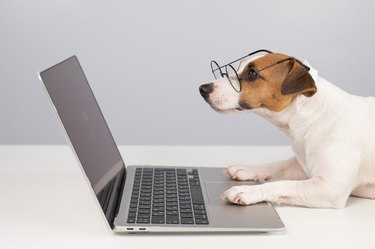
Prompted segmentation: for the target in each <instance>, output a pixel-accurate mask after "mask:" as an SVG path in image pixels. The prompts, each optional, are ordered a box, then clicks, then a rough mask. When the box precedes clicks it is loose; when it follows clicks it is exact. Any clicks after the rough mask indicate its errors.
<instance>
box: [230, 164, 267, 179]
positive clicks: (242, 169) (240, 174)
mask: <svg viewBox="0 0 375 249" xmlns="http://www.w3.org/2000/svg"><path fill="white" fill-rule="evenodd" d="M224 172H225V173H227V174H228V175H229V176H230V177H231V178H232V179H233V180H239V181H245V180H252V181H257V182H260V183H263V182H264V181H265V179H266V172H265V168H264V167H261V166H246V165H241V164H235V165H232V166H229V167H227V168H225V169H224Z"/></svg>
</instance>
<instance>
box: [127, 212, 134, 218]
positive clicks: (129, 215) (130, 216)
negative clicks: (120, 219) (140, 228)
mask: <svg viewBox="0 0 375 249" xmlns="http://www.w3.org/2000/svg"><path fill="white" fill-rule="evenodd" d="M135 216H136V213H129V214H128V218H135Z"/></svg>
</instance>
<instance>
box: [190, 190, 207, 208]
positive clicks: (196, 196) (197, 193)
mask: <svg viewBox="0 0 375 249" xmlns="http://www.w3.org/2000/svg"><path fill="white" fill-rule="evenodd" d="M190 191H191V199H192V202H193V204H204V200H203V194H202V188H201V187H200V186H190Z"/></svg>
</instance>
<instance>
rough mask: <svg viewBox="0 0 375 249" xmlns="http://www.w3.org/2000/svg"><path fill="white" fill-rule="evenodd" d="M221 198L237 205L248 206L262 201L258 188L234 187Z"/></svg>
mask: <svg viewBox="0 0 375 249" xmlns="http://www.w3.org/2000/svg"><path fill="white" fill-rule="evenodd" d="M221 197H222V198H223V199H224V200H227V201H229V202H232V203H235V204H239V205H250V204H254V203H257V202H261V201H264V198H263V194H262V190H261V187H260V186H245V185H242V186H234V187H231V188H230V189H228V190H227V191H225V192H224V193H223V194H222V196H221Z"/></svg>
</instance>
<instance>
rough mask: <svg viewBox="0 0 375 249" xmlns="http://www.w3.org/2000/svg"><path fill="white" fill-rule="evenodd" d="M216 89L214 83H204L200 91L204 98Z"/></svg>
mask: <svg viewBox="0 0 375 249" xmlns="http://www.w3.org/2000/svg"><path fill="white" fill-rule="evenodd" d="M213 91H214V85H213V84H212V83H209V84H204V85H201V86H200V87H199V92H200V93H201V95H202V97H203V98H206V97H207V96H208V95H209V94H210V93H212V92H213Z"/></svg>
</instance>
